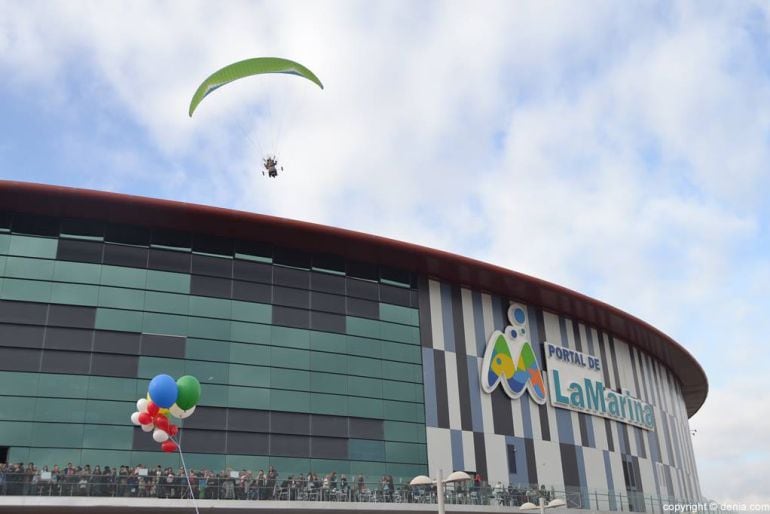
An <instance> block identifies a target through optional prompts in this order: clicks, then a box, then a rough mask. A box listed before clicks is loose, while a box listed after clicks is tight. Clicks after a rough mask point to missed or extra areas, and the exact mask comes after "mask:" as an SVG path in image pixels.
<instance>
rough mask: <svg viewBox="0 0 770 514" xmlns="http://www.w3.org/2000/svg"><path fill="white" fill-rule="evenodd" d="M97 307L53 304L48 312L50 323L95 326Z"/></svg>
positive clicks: (85, 326) (53, 324)
mask: <svg viewBox="0 0 770 514" xmlns="http://www.w3.org/2000/svg"><path fill="white" fill-rule="evenodd" d="M95 321H96V309H94V308H93V307H77V306H73V305H55V304H52V305H51V307H50V309H49V312H48V325H49V326H59V327H79V328H94V323H95Z"/></svg>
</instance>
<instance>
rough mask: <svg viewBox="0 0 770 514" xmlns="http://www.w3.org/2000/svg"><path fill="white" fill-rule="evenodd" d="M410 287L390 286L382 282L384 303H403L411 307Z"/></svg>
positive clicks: (381, 288) (381, 294) (381, 291)
mask: <svg viewBox="0 0 770 514" xmlns="http://www.w3.org/2000/svg"><path fill="white" fill-rule="evenodd" d="M409 293H410V291H409V289H404V288H401V287H395V286H388V285H385V284H382V285H381V286H380V299H381V300H382V301H383V302H384V303H392V304H395V305H402V306H404V307H409V303H410V302H409Z"/></svg>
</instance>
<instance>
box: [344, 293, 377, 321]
mask: <svg viewBox="0 0 770 514" xmlns="http://www.w3.org/2000/svg"><path fill="white" fill-rule="evenodd" d="M347 304H348V308H347V314H348V315H349V316H359V317H362V318H371V319H378V318H379V316H380V304H378V303H377V302H373V301H370V300H361V299H358V298H353V297H348V302H347Z"/></svg>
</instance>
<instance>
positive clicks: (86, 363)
mask: <svg viewBox="0 0 770 514" xmlns="http://www.w3.org/2000/svg"><path fill="white" fill-rule="evenodd" d="M90 367H91V354H90V353H81V352H64V351H59V350H45V351H43V365H42V371H44V372H47V373H74V374H78V375H87V374H88V369H89V368H90Z"/></svg>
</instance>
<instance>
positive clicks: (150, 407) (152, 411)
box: [147, 401, 160, 416]
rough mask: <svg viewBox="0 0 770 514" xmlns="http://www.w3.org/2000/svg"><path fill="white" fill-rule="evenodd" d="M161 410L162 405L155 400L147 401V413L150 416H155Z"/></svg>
mask: <svg viewBox="0 0 770 514" xmlns="http://www.w3.org/2000/svg"><path fill="white" fill-rule="evenodd" d="M159 410H160V407H158V406H157V405H156V404H155V402H152V401H149V402H147V414H149V415H150V416H155V415H157V414H158V411H159Z"/></svg>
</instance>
